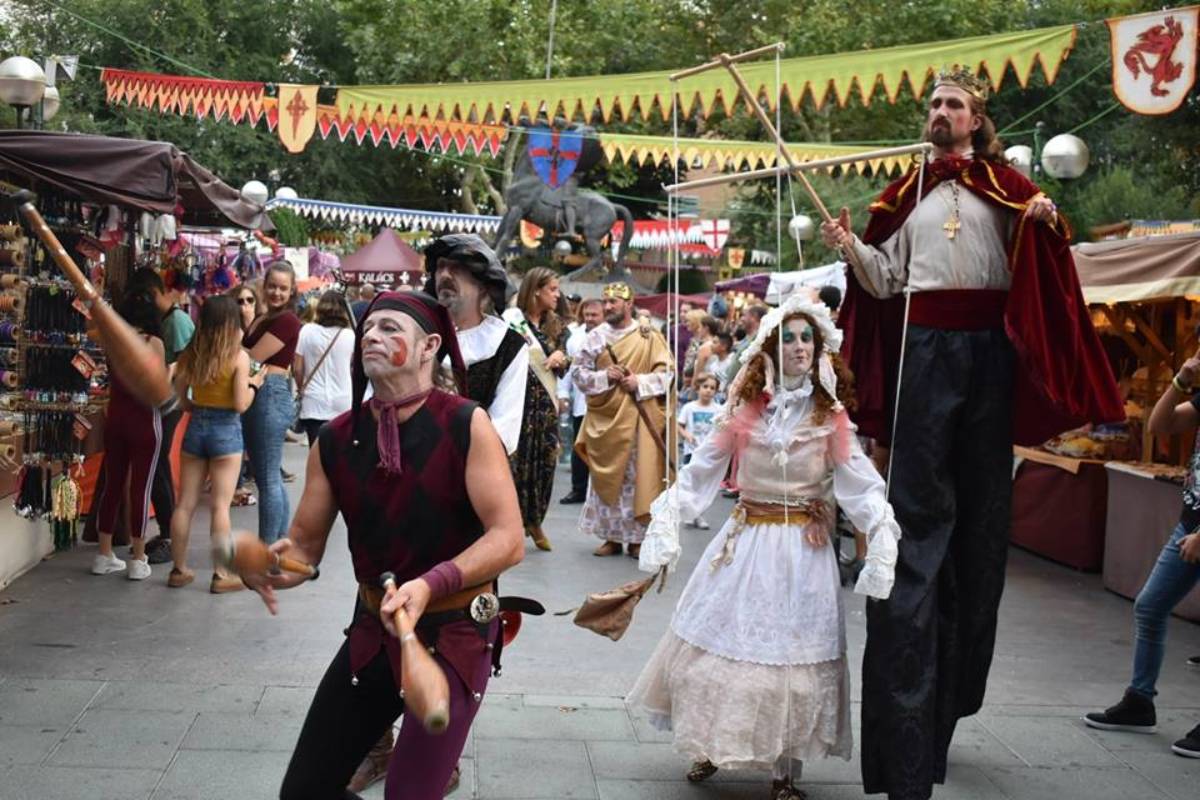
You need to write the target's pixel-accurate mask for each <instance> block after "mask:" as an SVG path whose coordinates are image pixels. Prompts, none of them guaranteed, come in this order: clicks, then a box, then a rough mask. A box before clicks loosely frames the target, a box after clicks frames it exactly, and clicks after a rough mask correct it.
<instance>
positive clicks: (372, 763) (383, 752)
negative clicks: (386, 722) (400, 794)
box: [346, 728, 396, 793]
mask: <svg viewBox="0 0 1200 800" xmlns="http://www.w3.org/2000/svg"><path fill="white" fill-rule="evenodd" d="M395 746H396V740H395V738H394V737H393V735H392V729H391V728H388V732H387V733H385V734H384V735H383V738H382V739H380V740H379V741H378V742H376V743H375V744H374V746H372V747H371V752H369V753H367V757H366V758H364V759H363V760H362V763H361V764H359V765H358V769H356V770H355V771H354V775H353V776H351V778H350V783H348V784H346V789H347V790H348V791H351V792H355V793H357V792H361V791H363V790H364V789H366V788H367V787H368V786H371V785H372V784H375V783H377V782H378V781H381V780H383V779H384V778H386V777H387V771H388V762H389V761H391V760H392V748H393V747H395Z"/></svg>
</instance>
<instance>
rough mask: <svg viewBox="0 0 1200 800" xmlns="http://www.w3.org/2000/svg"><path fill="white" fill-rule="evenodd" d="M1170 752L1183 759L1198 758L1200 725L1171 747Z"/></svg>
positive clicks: (1199, 755) (1199, 754)
mask: <svg viewBox="0 0 1200 800" xmlns="http://www.w3.org/2000/svg"><path fill="white" fill-rule="evenodd" d="M1171 752H1173V753H1175V754H1176V755H1180V756H1183V757H1184V758H1200V725H1197V726H1196V727H1194V728H1192V729H1191V730H1190V731H1188V735H1187V736H1185V737H1183V738H1182V739H1180V740H1179V741H1178V742H1176V743H1175V744H1173V745H1171Z"/></svg>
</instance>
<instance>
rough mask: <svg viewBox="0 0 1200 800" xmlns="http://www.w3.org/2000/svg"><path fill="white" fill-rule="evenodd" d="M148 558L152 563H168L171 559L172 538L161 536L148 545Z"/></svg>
mask: <svg viewBox="0 0 1200 800" xmlns="http://www.w3.org/2000/svg"><path fill="white" fill-rule="evenodd" d="M146 560H148V561H149V562H150V563H151V564H166V563H167V562H168V561H170V560H171V540H170V539H164V538H162V537H161V536H160V537H158V538H157V539H155V540H154V541H152V542H151V543H150V544H148V545H146Z"/></svg>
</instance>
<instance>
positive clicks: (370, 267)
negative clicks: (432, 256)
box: [341, 228, 425, 286]
mask: <svg viewBox="0 0 1200 800" xmlns="http://www.w3.org/2000/svg"><path fill="white" fill-rule="evenodd" d="M424 268H425V261H424V259H423V258H421V255H420V254H419V253H418V252H417V251H416V250H414V249H412V247H410V246H409V244H408V243H407V242H405V241H404V240H403V239H401V238H400V236H399V235H398V234H397V233H396V232H395V231H394V230H392V229H391V228H384V229H383V230H381V231H380V232H379V234H378V235H377V236H376V237H375V238H374V239H372V240H371V241H370V242H369V243H367V244H365V245H363V246H362V247H360V248H358V250H356V251H354V253H353V254H352V255H348V256H346V257H345V258H343V259H342V267H341V272H342V277H343V278H345V279H346V282H347V283H370V284H378V285H383V286H391V285H394V284H396V283H412V282H413V281H415V280H416V278H417V276H418V275H420V274H422V273H423V272H424ZM405 273H407V275H405V277H404V278H402V277H401V275H404V274H405ZM414 273H415V274H414ZM412 285H414V286H415V285H416V284H415V283H412Z"/></svg>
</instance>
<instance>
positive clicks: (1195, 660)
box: [1187, 656, 1200, 669]
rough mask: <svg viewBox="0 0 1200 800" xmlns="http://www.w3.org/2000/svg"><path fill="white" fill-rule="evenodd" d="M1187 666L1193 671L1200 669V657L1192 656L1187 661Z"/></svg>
mask: <svg viewBox="0 0 1200 800" xmlns="http://www.w3.org/2000/svg"><path fill="white" fill-rule="evenodd" d="M1187 665H1188V666H1189V667H1191V668H1192V669H1200V656H1192V657H1191V658H1189V659H1188V660H1187Z"/></svg>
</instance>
